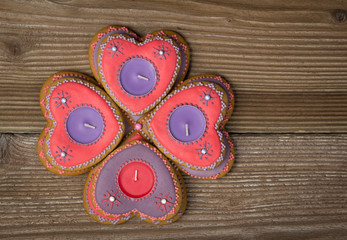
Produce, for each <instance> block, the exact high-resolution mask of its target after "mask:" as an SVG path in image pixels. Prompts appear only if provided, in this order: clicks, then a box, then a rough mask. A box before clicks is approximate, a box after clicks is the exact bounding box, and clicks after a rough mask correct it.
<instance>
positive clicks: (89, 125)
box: [84, 123, 95, 129]
mask: <svg viewBox="0 0 347 240" xmlns="http://www.w3.org/2000/svg"><path fill="white" fill-rule="evenodd" d="M84 126H85V127H89V128H92V129H95V126H93V125H91V124H89V123H84Z"/></svg>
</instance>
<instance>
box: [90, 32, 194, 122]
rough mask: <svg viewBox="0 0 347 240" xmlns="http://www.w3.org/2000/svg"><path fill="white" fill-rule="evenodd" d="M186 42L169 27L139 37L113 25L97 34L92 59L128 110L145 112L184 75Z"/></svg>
mask: <svg viewBox="0 0 347 240" xmlns="http://www.w3.org/2000/svg"><path fill="white" fill-rule="evenodd" d="M96 39H98V40H96ZM185 44H186V43H185V41H184V40H183V38H182V37H181V36H179V35H178V34H175V33H173V32H169V31H168V32H166V33H165V32H164V31H160V32H155V33H152V34H148V35H147V36H146V37H145V38H144V39H139V38H138V37H137V36H136V34H133V33H132V32H130V31H126V30H125V29H124V28H122V29H121V28H117V27H111V28H109V30H107V32H106V33H105V29H103V30H101V32H98V33H97V34H96V36H95V37H94V38H93V40H92V43H91V45H90V50H89V56H90V57H89V60H90V65H91V66H92V70H93V72H94V74H95V77H96V78H97V79H98V81H99V82H101V84H102V85H103V87H104V88H105V90H106V91H107V93H108V94H109V95H110V96H111V97H112V98H113V100H114V101H115V102H116V103H117V104H118V105H119V106H120V107H121V108H122V109H123V110H125V111H126V112H127V113H128V114H130V115H142V114H144V113H146V112H148V111H149V110H151V109H152V108H153V107H154V106H155V105H157V104H158V103H159V102H160V101H161V100H162V99H163V98H164V97H165V96H166V95H167V94H168V92H169V91H170V90H171V88H172V87H173V85H174V84H175V82H177V80H178V79H183V78H184V76H185V74H186V72H187V69H188V68H187V66H188V60H189V50H188V47H187V46H186V45H185Z"/></svg>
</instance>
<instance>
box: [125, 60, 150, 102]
mask: <svg viewBox="0 0 347 240" xmlns="http://www.w3.org/2000/svg"><path fill="white" fill-rule="evenodd" d="M155 82H156V71H155V68H154V67H153V65H152V64H151V63H150V62H149V61H147V60H145V59H142V58H134V59H130V60H129V61H127V62H126V63H125V64H124V65H123V67H122V69H121V71H120V83H121V85H122V87H123V88H124V90H125V91H126V92H127V93H129V94H131V95H135V96H142V95H144V94H147V93H149V92H150V91H151V90H152V89H153V87H154V86H155Z"/></svg>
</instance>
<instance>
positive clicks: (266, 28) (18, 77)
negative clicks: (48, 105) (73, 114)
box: [0, 0, 347, 239]
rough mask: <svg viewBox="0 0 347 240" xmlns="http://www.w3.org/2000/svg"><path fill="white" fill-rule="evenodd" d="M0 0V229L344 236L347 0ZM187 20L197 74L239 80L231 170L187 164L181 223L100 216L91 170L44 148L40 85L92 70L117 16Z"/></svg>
mask: <svg viewBox="0 0 347 240" xmlns="http://www.w3.org/2000/svg"><path fill="white" fill-rule="evenodd" d="M97 2H98V3H97V4H95V3H94V1H77V0H71V1H70V0H52V1H15V0H8V1H0V237H4V238H11V239H21V238H35V239H44V238H55V239H69V238H74V239H75V238H81V239H87V238H90V239H103V238H106V239H107V238H109V239H171V238H177V239H186V238H187V239H346V236H347V207H346V206H347V20H346V12H345V11H344V10H347V2H346V1H342V0H338V1H333V0H329V1H304V0H299V1H275V0H274V1H270V0H267V1H244V0H238V1H237V0H235V1H226V0H225V1H223V0H216V1H202V0H196V1H177V2H175V1H152V2H147V1H97ZM111 24H114V25H124V26H127V27H129V28H131V29H133V30H134V31H136V32H137V33H139V34H141V35H144V34H146V33H149V32H152V31H156V30H160V29H168V30H174V31H178V32H179V33H181V34H182V35H183V36H184V37H185V39H186V40H187V41H188V42H189V45H190V48H191V50H192V58H191V68H190V73H189V76H194V75H197V74H203V73H211V74H220V75H222V76H223V77H224V78H226V79H227V80H228V81H230V83H231V84H232V87H233V90H234V91H235V96H236V105H235V106H236V107H235V112H234V114H233V116H232V118H231V120H230V122H229V123H228V125H227V129H228V131H229V132H230V133H231V136H232V137H233V140H234V142H235V146H236V163H235V165H234V167H233V169H232V171H231V172H230V173H229V174H228V175H227V176H226V177H224V178H222V179H220V180H216V181H213V180H211V181H203V180H196V179H192V178H190V177H188V176H184V179H185V181H186V183H187V190H188V209H187V211H186V213H185V214H184V216H183V217H182V218H181V219H180V220H179V221H177V222H176V223H174V224H171V225H167V226H160V227H158V226H153V225H151V224H148V223H144V222H141V221H139V219H132V220H131V221H129V222H128V223H126V224H122V225H119V226H106V225H102V224H99V223H96V222H94V221H93V220H92V219H91V218H90V217H89V216H88V215H87V213H86V212H85V210H84V208H83V206H82V188H83V185H84V181H85V178H86V175H85V174H84V175H81V176H76V177H60V176H56V175H54V174H52V173H50V172H48V171H46V170H45V169H44V168H43V166H41V163H40V162H39V160H38V157H37V155H36V141H37V139H38V134H39V132H40V131H41V129H42V128H43V127H44V125H45V119H44V118H43V116H42V115H41V112H40V107H39V100H38V99H39V91H40V87H41V85H42V83H43V82H44V81H45V79H46V78H47V77H48V76H49V75H51V74H52V73H54V72H56V71H62V70H74V71H80V72H83V73H86V74H89V75H91V70H90V69H89V64H88V56H87V50H88V44H89V41H90V40H91V38H92V36H93V35H94V33H95V32H97V31H98V30H99V29H101V28H102V27H105V26H108V25H111Z"/></svg>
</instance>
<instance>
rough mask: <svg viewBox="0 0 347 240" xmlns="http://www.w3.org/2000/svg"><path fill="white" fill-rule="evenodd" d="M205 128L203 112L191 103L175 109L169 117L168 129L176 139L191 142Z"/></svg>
mask: <svg viewBox="0 0 347 240" xmlns="http://www.w3.org/2000/svg"><path fill="white" fill-rule="evenodd" d="M205 128H206V119H205V117H204V114H203V113H202V112H201V111H200V110H199V109H198V108H196V107H194V106H191V105H185V106H181V107H178V108H176V109H175V111H174V112H173V113H172V114H171V116H170V118H169V130H170V132H171V134H172V136H174V138H176V139H177V140H179V141H181V142H192V141H195V140H197V139H198V138H200V137H201V136H202V134H203V133H204V131H205Z"/></svg>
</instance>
